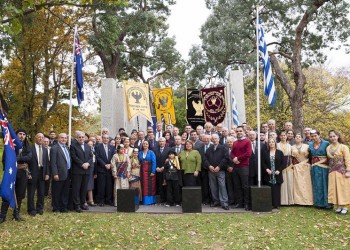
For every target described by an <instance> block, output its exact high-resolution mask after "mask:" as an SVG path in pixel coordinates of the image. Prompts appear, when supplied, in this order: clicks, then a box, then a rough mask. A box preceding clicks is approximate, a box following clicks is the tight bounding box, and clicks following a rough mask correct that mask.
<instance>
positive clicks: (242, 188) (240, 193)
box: [233, 167, 250, 205]
mask: <svg viewBox="0 0 350 250" xmlns="http://www.w3.org/2000/svg"><path fill="white" fill-rule="evenodd" d="M233 187H234V190H235V196H236V197H237V204H239V205H250V199H249V196H250V195H249V167H240V168H235V169H234V171H233Z"/></svg>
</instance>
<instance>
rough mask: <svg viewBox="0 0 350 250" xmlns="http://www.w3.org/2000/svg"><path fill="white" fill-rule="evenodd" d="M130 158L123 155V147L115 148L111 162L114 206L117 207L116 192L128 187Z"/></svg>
mask: <svg viewBox="0 0 350 250" xmlns="http://www.w3.org/2000/svg"><path fill="white" fill-rule="evenodd" d="M130 168H131V165H130V158H129V156H128V155H127V154H124V145H123V144H120V145H118V147H117V153H116V154H115V155H113V157H112V160H111V169H112V175H113V177H114V206H117V190H118V189H120V188H128V187H129V176H130Z"/></svg>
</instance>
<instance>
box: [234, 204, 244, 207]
mask: <svg viewBox="0 0 350 250" xmlns="http://www.w3.org/2000/svg"><path fill="white" fill-rule="evenodd" d="M233 207H234V208H244V206H243V205H241V204H236V205H234V206H233Z"/></svg>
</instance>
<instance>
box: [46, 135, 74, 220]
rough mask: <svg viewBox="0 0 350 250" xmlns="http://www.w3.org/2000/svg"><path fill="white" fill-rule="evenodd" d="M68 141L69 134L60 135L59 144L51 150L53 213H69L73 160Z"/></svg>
mask: <svg viewBox="0 0 350 250" xmlns="http://www.w3.org/2000/svg"><path fill="white" fill-rule="evenodd" d="M67 141H68V137H67V134H65V133H61V134H59V135H58V143H57V144H55V145H54V146H52V148H51V150H50V173H51V175H52V211H53V212H61V213H66V212H68V200H69V186H70V180H71V177H70V169H71V158H70V153H69V149H68V147H67Z"/></svg>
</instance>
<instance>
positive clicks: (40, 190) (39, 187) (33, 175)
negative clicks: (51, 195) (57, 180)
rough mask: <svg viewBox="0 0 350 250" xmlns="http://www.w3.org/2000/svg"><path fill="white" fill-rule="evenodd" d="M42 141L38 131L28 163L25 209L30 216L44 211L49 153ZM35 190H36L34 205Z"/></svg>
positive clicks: (41, 135)
mask: <svg viewBox="0 0 350 250" xmlns="http://www.w3.org/2000/svg"><path fill="white" fill-rule="evenodd" d="M43 141H44V135H43V134H42V133H38V134H37V135H36V136H35V144H34V145H33V146H32V160H31V162H30V164H29V174H28V185H27V193H28V195H27V196H28V197H27V198H28V202H27V211H28V214H29V215H31V216H35V215H36V214H37V213H38V214H40V215H42V214H43V213H44V196H45V182H46V181H47V180H49V176H50V162H49V154H48V150H47V148H45V147H43ZM35 191H37V200H36V207H35V205H34V196H35Z"/></svg>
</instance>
